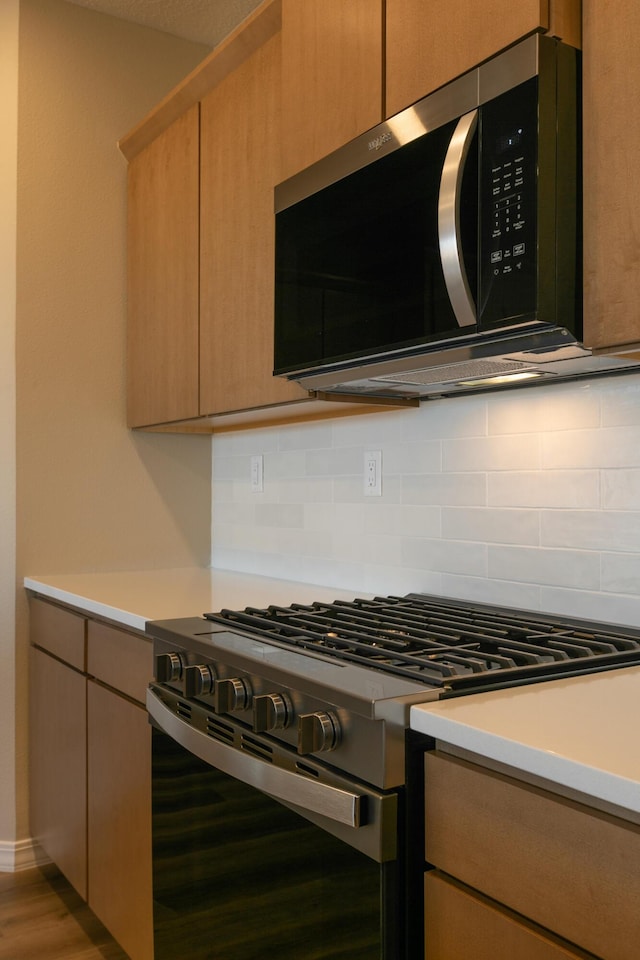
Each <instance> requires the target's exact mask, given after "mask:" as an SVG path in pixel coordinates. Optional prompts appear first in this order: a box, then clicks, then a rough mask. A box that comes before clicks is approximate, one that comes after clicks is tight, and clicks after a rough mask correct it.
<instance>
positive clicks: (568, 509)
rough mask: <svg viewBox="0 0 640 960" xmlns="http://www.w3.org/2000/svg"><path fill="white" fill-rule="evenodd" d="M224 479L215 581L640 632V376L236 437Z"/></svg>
mask: <svg viewBox="0 0 640 960" xmlns="http://www.w3.org/2000/svg"><path fill="white" fill-rule="evenodd" d="M369 449H379V450H381V451H382V457H383V496H382V497H380V498H369V497H367V498H365V497H364V495H363V478H362V473H363V454H364V451H365V450H369ZM258 453H263V454H264V476H265V489H264V493H261V494H256V493H252V492H251V490H250V485H249V457H250V456H251V455H252V454H258ZM213 463H214V482H213V555H212V560H213V565H214V566H218V567H229V568H231V569H237V570H243V571H253V572H259V573H265V572H269V573H270V574H271V575H273V576H278V577H284V578H288V577H290V578H294V579H299V580H305V581H313V582H316V583H327V584H329V585H333V586H336V587H338V586H340V587H347V588H349V589H353V590H355V591H362V592H365V591H366V592H379V593H403V592H407V591H409V590H423V591H425V592H433V593H442V594H446V595H450V596H457V597H463V598H470V599H479V600H485V601H489V602H498V603H504V604H508V605H512V606H517V607H522V608H529V609H542V610H548V611H553V612H558V613H566V614H573V615H579V616H584V617H590V618H595V619H601V620H610V621H616V622H623V623H629V624H633V625H636V626H638V625H640V376H638V375H635V374H631V375H629V374H627V375H624V376H616V377H610V378H600V379H597V378H594V379H591V380H583V381H577V382H575V383H572V384H569V383H567V384H556V385H553V386H539V387H533V388H525V389H519V390H510V391H508V392H503V393H492V394H485V395H478V396H475V397H460V396H459V397H455V398H451V399H444V400H437V401H430V402H426V403H423V404H422V405H421V406H420V408H418V409H416V410H409V411H402V412H392V413H385V414H380V415H375V416H370V417H352V418H347V419H342V420H336V421H334V422H333V423H330V422H327V423H322V422H318V423H313V424H308V425H306V426H304V427H296V426H290V427H277V428H276V427H274V428H266V429H261V430H259V431H251V432H246V433H238V434H221V435H218V436H216V437H215V438H214V460H213Z"/></svg>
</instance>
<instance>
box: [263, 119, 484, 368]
mask: <svg viewBox="0 0 640 960" xmlns="http://www.w3.org/2000/svg"><path fill="white" fill-rule="evenodd" d="M455 126H456V123H455V122H451V123H449V124H446V125H445V126H443V127H441V128H439V129H437V130H434V131H432V132H430V133H428V134H425V135H424V136H422V137H420V138H418V139H417V140H415V141H413V142H412V143H410V144H407V145H406V146H403V147H402V148H399V149H397V150H396V151H394V152H393V153H391V154H389V155H388V156H386V157H381V158H379V159H377V160H375V161H374V162H373V163H371V164H369V165H368V166H367V167H365V168H364V169H362V170H359V171H357V172H356V173H353V174H351V175H350V176H348V177H345V178H344V179H343V180H340V181H339V182H337V183H335V184H332V185H331V186H329V187H326V188H325V189H324V190H321V191H320V192H318V193H316V194H313V195H312V196H310V197H308V198H307V199H305V200H302V201H300V202H299V203H297V204H295V205H293V206H292V207H289V208H287V209H285V210H283V211H281V212H280V213H278V214H277V216H276V299H275V311H276V331H277V333H276V342H275V370H276V373H285V372H289V371H293V370H299V369H305V368H310V367H313V366H317V365H319V364H322V363H326V362H328V361H332V360H336V361H338V360H341V359H348V358H352V357H357V356H362V355H375V354H376V353H377V352H384V351H386V350H388V349H398V348H400V349H402V348H410V347H411V346H412V345H417V344H421V343H424V342H425V340H427V341H428V340H434V339H439V338H442V337H445V336H451V335H452V333H455V332H457V331H458V329H459V328H458V325H457V322H456V319H455V316H454V314H453V310H452V308H451V304H450V301H449V297H448V294H447V290H446V285H445V280H444V275H443V271H442V265H441V260H440V249H439V239H438V197H439V190H440V180H441V175H442V167H443V163H444V158H445V156H446V152H447V149H448V146H449V142H450V140H451V136H452V133H453V131H454V129H455ZM477 153H478V148H477V141H476V143H475V144H474V145H472V147H471V149H470V152H469V157H468V161H467V167H466V172H465V180H464V184H463V191H464V198H463V204H462V209H463V220H462V230H463V235H464V243H465V250H468V255H467V256H466V258H465V262H466V270H467V273H468V277H469V283H470V286H471V290H472V292H473V293H474V294H476V293H477V291H476V287H477V267H476V264H477V232H478V215H477V211H478V201H477V197H478V183H477V178H478V162H477ZM463 332H466V333H468V332H470V331H469V328H468V327H467V328H466V329H465V330H464V331H463Z"/></svg>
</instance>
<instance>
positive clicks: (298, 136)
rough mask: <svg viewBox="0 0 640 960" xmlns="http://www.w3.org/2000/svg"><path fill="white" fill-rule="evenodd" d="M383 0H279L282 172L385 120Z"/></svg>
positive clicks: (286, 173)
mask: <svg viewBox="0 0 640 960" xmlns="http://www.w3.org/2000/svg"><path fill="white" fill-rule="evenodd" d="M383 11H384V4H383V2H382V0H349V2H348V3H345V2H344V0H304V2H303V3H301V2H300V0H283V2H282V109H283V127H282V152H283V179H285V178H286V177H289V176H291V175H292V174H294V173H297V172H298V171H299V170H302V169H303V168H304V167H307V166H309V164H311V163H314V162H315V161H316V160H319V159H320V158H321V157H323V156H325V155H326V154H327V153H330V152H331V151H332V150H335V149H336V148H337V147H340V146H342V144H344V143H348V141H349V140H352V139H353V138H354V137H356V136H357V135H358V134H360V133H363V132H364V131H365V130H368V129H369V127H373V126H374V125H375V124H376V123H379V122H380V121H381V120H382V119H383V102H382V97H383V89H382V76H383V30H384V24H383V15H384V14H383Z"/></svg>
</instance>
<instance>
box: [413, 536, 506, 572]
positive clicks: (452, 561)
mask: <svg viewBox="0 0 640 960" xmlns="http://www.w3.org/2000/svg"><path fill="white" fill-rule="evenodd" d="M402 563H403V565H404V566H407V567H414V568H415V569H420V570H428V571H430V572H434V573H457V574H464V575H467V576H474V577H486V576H487V546H486V544H484V543H472V542H467V543H464V542H461V541H457V542H456V541H449V540H435V539H433V540H423V539H417V538H414V539H409V538H407V539H406V540H404V541H403V544H402Z"/></svg>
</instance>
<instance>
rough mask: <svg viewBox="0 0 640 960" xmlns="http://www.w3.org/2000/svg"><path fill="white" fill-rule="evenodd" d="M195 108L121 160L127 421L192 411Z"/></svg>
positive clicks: (194, 383)
mask: <svg viewBox="0 0 640 960" xmlns="http://www.w3.org/2000/svg"><path fill="white" fill-rule="evenodd" d="M199 144H200V117H199V107H198V105H196V106H194V107H192V108H191V109H190V110H189V111H188V112H187V113H185V114H184V115H183V116H182V117H180V118H179V119H178V120H176V121H175V122H174V123H173V125H172V126H171V127H169V128H168V129H167V130H165V131H164V133H162V134H161V135H160V136H159V137H158V138H157V139H156V140H154V142H153V143H152V144H150V146H148V147H147V148H146V149H145V150H143V151H142V153H139V154H138V155H137V156H136V157H135V158H134V159H133V160H132V162H131V163H130V164H129V175H128V210H127V218H128V224H127V296H128V325H127V418H128V424H129V426H145V425H146V424H150V423H161V422H164V421H170V420H182V419H184V418H186V417H192V416H197V415H198V325H199V286H198V281H199V276H198V256H199V195H200V185H199V184H200V165H199V153H200V146H199Z"/></svg>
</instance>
